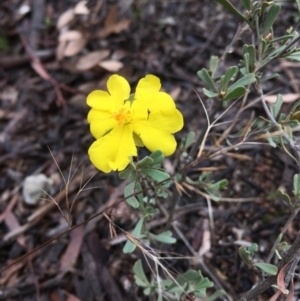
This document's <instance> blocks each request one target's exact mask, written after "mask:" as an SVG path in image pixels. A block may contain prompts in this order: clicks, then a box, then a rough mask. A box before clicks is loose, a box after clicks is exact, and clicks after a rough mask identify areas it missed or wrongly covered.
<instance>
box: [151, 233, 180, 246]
mask: <svg viewBox="0 0 300 301" xmlns="http://www.w3.org/2000/svg"><path fill="white" fill-rule="evenodd" d="M151 237H152V238H153V239H155V240H157V241H160V242H162V243H165V244H174V243H175V242H176V238H174V237H172V232H171V231H165V232H163V233H160V234H158V235H154V234H152V235H151Z"/></svg>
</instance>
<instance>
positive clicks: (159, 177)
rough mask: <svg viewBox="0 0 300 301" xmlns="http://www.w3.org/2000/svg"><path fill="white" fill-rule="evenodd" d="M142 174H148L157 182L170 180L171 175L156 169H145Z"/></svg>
mask: <svg viewBox="0 0 300 301" xmlns="http://www.w3.org/2000/svg"><path fill="white" fill-rule="evenodd" d="M142 173H144V174H146V175H147V176H149V177H150V178H152V179H153V180H154V181H157V182H161V181H165V180H167V179H169V178H170V175H169V174H167V173H166V172H164V171H161V170H157V169H154V168H143V169H142Z"/></svg>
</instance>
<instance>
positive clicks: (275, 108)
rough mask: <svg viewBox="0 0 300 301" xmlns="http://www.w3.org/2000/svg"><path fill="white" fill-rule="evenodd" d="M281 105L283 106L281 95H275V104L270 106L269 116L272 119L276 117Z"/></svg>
mask: <svg viewBox="0 0 300 301" xmlns="http://www.w3.org/2000/svg"><path fill="white" fill-rule="evenodd" d="M282 104H283V99H282V95H281V94H277V99H276V102H275V103H274V104H272V105H271V106H270V110H271V114H272V116H273V117H274V118H276V117H277V115H278V113H279V111H280V109H281V106H282Z"/></svg>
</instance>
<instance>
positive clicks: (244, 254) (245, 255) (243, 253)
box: [238, 246, 254, 265]
mask: <svg viewBox="0 0 300 301" xmlns="http://www.w3.org/2000/svg"><path fill="white" fill-rule="evenodd" d="M238 253H239V255H240V257H241V259H242V260H243V261H244V262H245V263H246V264H248V265H251V264H252V258H253V255H254V251H250V250H249V249H247V247H245V246H242V247H240V248H239V249H238Z"/></svg>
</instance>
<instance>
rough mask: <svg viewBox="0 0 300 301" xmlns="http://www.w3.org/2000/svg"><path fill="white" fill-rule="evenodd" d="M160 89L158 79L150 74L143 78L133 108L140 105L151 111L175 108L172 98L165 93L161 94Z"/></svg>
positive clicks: (137, 89) (138, 86)
mask: <svg viewBox="0 0 300 301" xmlns="http://www.w3.org/2000/svg"><path fill="white" fill-rule="evenodd" d="M160 87H161V85H160V80H159V78H158V77H156V76H154V75H151V74H149V75H147V76H146V77H144V78H142V79H141V80H140V81H139V83H138V85H137V87H136V92H135V101H134V102H133V106H134V105H138V104H140V105H141V106H144V107H147V108H148V109H149V110H150V111H157V110H164V109H171V108H175V103H174V100H173V99H172V97H171V96H170V95H169V94H167V93H165V92H159V90H160Z"/></svg>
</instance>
